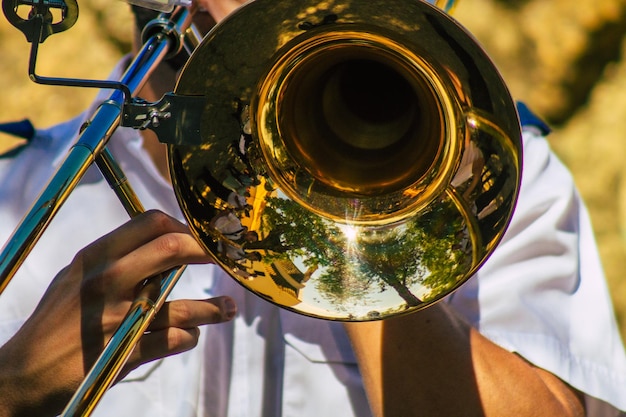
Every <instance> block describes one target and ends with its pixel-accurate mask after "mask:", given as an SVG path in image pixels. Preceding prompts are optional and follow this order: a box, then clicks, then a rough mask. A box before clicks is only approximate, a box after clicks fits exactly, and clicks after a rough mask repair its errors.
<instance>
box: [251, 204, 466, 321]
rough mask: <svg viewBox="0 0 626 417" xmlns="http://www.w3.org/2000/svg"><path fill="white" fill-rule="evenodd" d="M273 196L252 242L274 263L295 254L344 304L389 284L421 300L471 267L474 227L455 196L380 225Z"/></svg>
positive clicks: (330, 297) (328, 295) (362, 300)
mask: <svg viewBox="0 0 626 417" xmlns="http://www.w3.org/2000/svg"><path fill="white" fill-rule="evenodd" d="M268 202H269V204H268V206H267V207H266V209H265V211H264V213H263V224H262V231H263V237H262V239H261V240H259V241H258V242H256V243H254V244H252V245H251V246H250V249H253V248H254V249H264V250H265V251H267V252H266V253H267V256H266V257H265V261H269V262H271V261H272V259H274V260H279V259H280V260H290V261H292V262H293V260H294V259H296V258H297V259H298V260H299V262H301V264H303V265H304V266H305V267H306V268H307V269H308V270H309V271H315V275H316V276H315V279H314V282H315V289H316V290H317V291H318V292H319V294H320V295H321V296H323V297H324V298H325V299H326V300H327V301H328V302H331V303H332V304H333V305H335V307H336V308H338V309H339V310H342V308H341V306H342V305H350V304H360V305H363V304H367V303H373V302H374V301H373V300H374V299H375V298H377V297H378V296H377V294H381V293H385V292H387V291H392V292H393V293H396V294H397V295H398V296H400V297H401V298H402V299H403V300H404V302H405V305H406V306H407V307H409V306H418V305H420V304H422V303H423V302H424V301H425V300H427V299H430V298H433V297H436V296H437V295H439V294H442V293H444V292H445V291H447V290H449V289H451V288H452V287H454V286H455V285H456V284H457V282H459V280H461V279H462V278H464V276H465V273H466V272H467V271H468V270H469V268H470V267H471V259H472V249H471V248H472V245H471V242H470V240H469V237H468V236H469V234H468V231H467V228H466V226H465V223H464V220H463V218H462V216H461V215H460V214H459V211H458V209H457V207H456V206H455V205H454V203H453V202H452V201H451V200H449V199H442V200H439V201H437V202H435V203H433V204H432V205H431V207H430V208H429V209H428V210H426V211H425V212H424V213H422V214H421V215H419V216H417V217H415V218H411V219H408V220H405V221H404V222H403V223H401V224H393V225H386V226H380V227H374V226H369V227H359V226H347V225H340V224H337V223H333V222H330V221H328V220H326V219H324V218H322V217H319V216H317V215H315V214H313V213H312V212H310V211H309V210H307V209H305V208H304V207H302V206H300V205H299V204H297V203H296V202H294V201H291V200H288V199H281V198H276V197H274V198H270V199H269V200H268ZM286 219H288V223H286V221H287V220H286Z"/></svg>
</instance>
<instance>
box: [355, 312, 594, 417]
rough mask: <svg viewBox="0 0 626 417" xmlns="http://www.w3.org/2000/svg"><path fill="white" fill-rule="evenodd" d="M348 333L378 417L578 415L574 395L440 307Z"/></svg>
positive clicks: (362, 325) (359, 326)
mask: <svg viewBox="0 0 626 417" xmlns="http://www.w3.org/2000/svg"><path fill="white" fill-rule="evenodd" d="M346 329H347V331H348V334H349V336H350V338H351V340H352V343H353V346H354V350H355V353H356V355H357V359H358V361H359V366H360V368H361V372H362V375H363V380H364V384H365V387H366V390H367V393H368V397H369V399H370V403H371V406H372V409H373V411H374V415H375V416H377V417H382V416H412V415H419V416H442V415H449V416H454V415H463V416H483V415H485V416H497V417H500V416H504V415H515V416H525V415H528V416H533V417H536V416H542V415H546V416H570V415H571V416H577V415H582V406H581V405H580V402H579V401H578V398H577V397H576V395H575V393H574V391H573V390H571V389H570V388H568V387H567V386H566V385H565V384H564V383H563V382H561V381H560V380H558V379H557V378H556V377H554V376H553V375H551V374H549V373H547V372H545V371H542V370H540V369H538V368H535V367H533V366H532V365H531V364H529V363H527V362H526V361H524V360H523V359H522V358H520V357H519V356H517V355H515V354H512V353H510V352H508V351H505V350H504V349H502V348H500V347H498V346H496V345H495V344H493V343H492V342H491V341H489V340H488V339H486V338H484V337H483V336H482V335H480V334H479V333H478V332H477V331H476V330H475V329H473V328H472V327H471V326H469V325H468V324H467V323H466V322H465V321H464V320H462V319H461V318H459V317H458V316H457V315H456V314H455V313H454V312H453V311H452V310H451V309H450V308H448V307H447V306H446V305H445V304H442V303H440V304H438V305H436V306H433V307H430V308H428V309H426V310H424V311H421V312H418V313H415V314H411V315H407V316H404V317H399V318H393V319H389V320H386V321H383V322H372V323H349V324H346Z"/></svg>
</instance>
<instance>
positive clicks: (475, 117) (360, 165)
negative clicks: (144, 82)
mask: <svg viewBox="0 0 626 417" xmlns="http://www.w3.org/2000/svg"><path fill="white" fill-rule="evenodd" d="M175 92H176V94H180V95H188V96H204V98H205V99H206V104H205V106H204V110H203V117H202V125H201V131H200V137H195V138H190V139H188V140H186V138H185V135H186V134H187V132H182V133H180V135H181V138H179V140H177V142H176V143H182V145H180V144H179V145H170V148H169V154H170V168H171V173H172V178H173V181H174V185H175V190H176V193H177V196H178V199H179V203H180V205H181V207H182V208H183V211H184V213H185V216H186V217H187V220H188V222H189V224H190V226H191V228H192V231H193V233H194V234H195V235H196V237H197V238H198V239H199V240H200V242H202V243H203V245H204V246H205V247H206V249H207V250H208V251H210V252H211V253H212V254H214V256H215V257H216V259H217V260H218V262H219V264H220V265H221V266H222V267H223V268H224V269H225V270H226V271H227V272H228V273H229V274H230V275H231V276H233V277H234V278H235V279H236V280H238V281H239V282H240V283H241V284H242V285H244V286H245V287H247V288H248V289H250V290H252V291H253V292H255V293H257V294H259V295H260V296H262V297H264V298H265V299H267V300H269V301H271V302H274V303H277V304H279V305H281V306H284V307H285V308H288V309H291V310H293V311H296V312H299V313H302V314H306V315H310V316H315V317H321V318H326V319H335V320H373V319H379V318H384V317H387V316H390V315H393V314H400V313H405V312H408V311H413V310H416V309H419V308H423V307H425V306H427V305H429V304H431V303H433V302H435V301H437V300H439V299H441V298H443V297H444V296H446V295H448V294H450V293H451V292H452V291H453V290H454V289H456V288H457V287H458V286H459V285H461V284H462V283H463V282H465V281H466V280H467V279H468V278H469V277H470V276H471V275H472V274H474V272H476V270H477V269H478V268H479V266H480V265H481V264H482V263H483V262H484V261H485V259H486V258H487V256H488V255H489V253H490V252H491V251H492V250H493V249H494V247H495V245H496V244H497V242H498V241H499V240H500V238H501V237H502V235H503V233H504V230H505V228H506V225H507V223H508V221H509V218H510V216H511V213H512V210H513V206H514V202H515V198H516V195H517V189H518V186H519V178H520V149H521V134H520V129H519V122H518V119H517V113H516V110H515V106H514V103H513V102H512V100H511V98H510V96H509V93H508V90H507V88H506V86H505V85H504V83H503V82H502V80H501V78H500V76H499V74H498V72H497V70H496V69H495V67H494V66H493V64H492V63H491V61H490V60H489V58H488V57H487V56H486V55H485V53H484V52H483V50H482V49H481V48H480V46H478V45H477V44H476V43H475V41H474V40H473V38H472V37H471V36H470V35H468V33H467V32H466V31H465V30H464V29H463V28H462V27H460V26H459V25H458V24H457V23H456V22H454V21H453V20H452V19H450V18H449V17H448V16H447V15H446V14H445V13H443V12H442V11H440V10H439V9H437V8H436V7H433V6H430V5H428V4H426V3H423V2H421V1H402V0H384V1H375V0H368V1H362V0H361V1H357V0H342V1H334V0H326V1H313V0H290V1H275V0H256V1H254V2H251V3H249V4H248V5H246V6H244V7H242V8H241V9H239V10H238V11H237V12H236V13H235V14H233V15H232V16H231V17H229V18H228V19H226V20H225V21H224V22H222V23H221V24H220V25H218V26H217V27H215V28H214V30H213V31H211V32H210V33H209V34H208V35H207V37H206V38H205V39H204V41H203V42H202V44H201V45H200V46H199V47H198V48H197V50H196V51H195V52H194V53H193V55H192V57H191V58H190V60H189V62H188V63H187V65H186V66H185V68H184V69H183V71H182V74H181V76H180V79H179V82H178V85H177V87H176V91H175ZM190 136H191V134H190Z"/></svg>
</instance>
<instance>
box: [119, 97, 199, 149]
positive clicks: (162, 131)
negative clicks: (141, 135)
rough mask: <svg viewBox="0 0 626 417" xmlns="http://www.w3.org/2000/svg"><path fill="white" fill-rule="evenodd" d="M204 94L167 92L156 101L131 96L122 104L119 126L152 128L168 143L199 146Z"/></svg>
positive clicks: (161, 139) (142, 128)
mask: <svg viewBox="0 0 626 417" xmlns="http://www.w3.org/2000/svg"><path fill="white" fill-rule="evenodd" d="M205 101H206V100H205V97H204V96H183V95H177V94H174V93H167V94H165V95H164V96H163V98H161V100H159V101H157V102H154V103H152V102H147V101H145V100H142V99H134V100H132V101H131V102H130V103H127V104H124V109H123V117H122V122H121V124H122V126H126V127H132V128H133V129H139V130H144V129H150V130H152V131H154V132H155V133H156V134H157V136H158V138H159V142H161V143H166V144H170V145H199V144H200V143H201V142H202V137H201V135H200V124H201V120H202V113H203V111H204V105H205Z"/></svg>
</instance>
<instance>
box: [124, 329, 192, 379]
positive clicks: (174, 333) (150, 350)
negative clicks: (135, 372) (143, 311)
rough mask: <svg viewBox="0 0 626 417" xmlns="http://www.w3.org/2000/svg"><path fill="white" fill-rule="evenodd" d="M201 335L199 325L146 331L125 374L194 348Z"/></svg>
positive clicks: (126, 367) (130, 359)
mask: <svg viewBox="0 0 626 417" xmlns="http://www.w3.org/2000/svg"><path fill="white" fill-rule="evenodd" d="M199 337H200V329H198V328H197V327H192V328H188V329H179V328H177V327H170V328H167V329H163V330H159V331H155V332H150V333H146V334H144V335H143V336H142V337H141V339H140V340H139V343H138V344H137V346H136V347H135V350H134V351H133V354H132V355H131V357H130V358H129V361H128V364H127V365H126V366H125V370H124V371H123V374H124V375H125V374H127V373H128V372H129V371H130V370H132V369H134V368H136V367H138V366H140V365H142V364H145V363H147V362H151V361H153V360H156V359H161V358H165V357H167V356H172V355H175V354H178V353H181V352H186V351H188V350H190V349H193V348H194V347H196V345H197V344H198V339H199ZM122 376H123V375H122Z"/></svg>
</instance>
